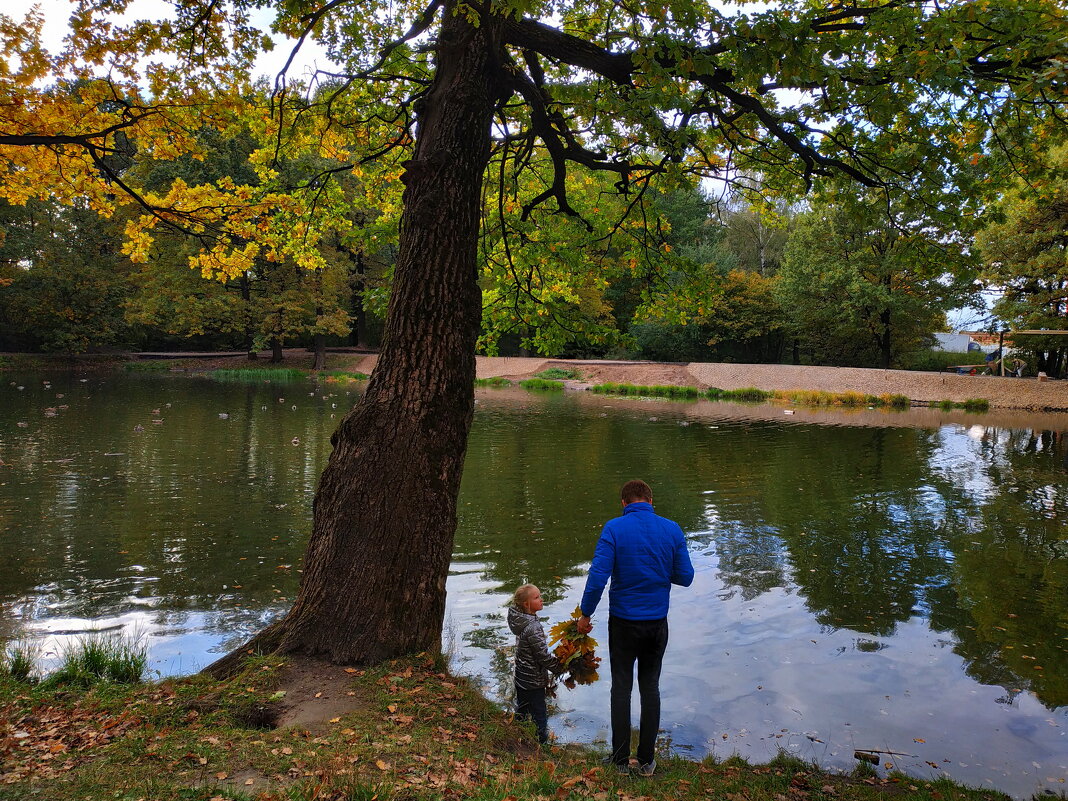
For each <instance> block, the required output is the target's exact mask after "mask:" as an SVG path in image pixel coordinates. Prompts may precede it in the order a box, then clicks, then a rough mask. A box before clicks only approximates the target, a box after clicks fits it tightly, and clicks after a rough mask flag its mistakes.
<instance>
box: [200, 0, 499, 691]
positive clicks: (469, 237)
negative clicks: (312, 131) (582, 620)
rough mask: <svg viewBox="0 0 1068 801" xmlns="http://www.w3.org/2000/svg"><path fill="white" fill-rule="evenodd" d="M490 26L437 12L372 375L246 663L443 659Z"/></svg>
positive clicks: (474, 295) (493, 96) (466, 409)
mask: <svg viewBox="0 0 1068 801" xmlns="http://www.w3.org/2000/svg"><path fill="white" fill-rule="evenodd" d="M499 50H500V45H499V27H498V24H497V23H496V21H495V20H494V19H492V18H490V19H483V20H482V21H481V24H480V25H479V26H478V27H474V26H473V25H471V24H470V23H469V22H468V21H467V20H466V18H465V17H464V16H463V15H462V14H461V15H454V14H453V8H452V3H451V2H450V3H446V5H445V8H444V9H443V21H442V26H441V33H440V36H439V39H438V43H437V63H436V72H435V77H434V82H433V85H432V86H431V89H430V92H429V94H428V95H427V96H426V98H425V101H424V103H423V105H422V107H421V108H420V110H419V114H420V117H419V125H418V128H417V132H416V134H417V135H416V147H415V153H414V155H413V158H412V160H411V161H409V162H408V163H407V165H406V167H407V169H406V172H405V174H404V176H403V179H402V180H403V181H404V183H405V190H404V213H403V216H402V219H401V236H400V252H399V256H398V260H397V266H396V270H395V273H394V284H393V292H392V295H391V298H390V303H389V310H388V313H387V318H386V332H385V336H384V339H383V343H382V349H381V352H380V355H379V361H378V366H377V367H376V369H375V371H374V374H373V375H372V377H371V380H370V382H369V384H368V387H367V392H366V393H365V395H364V397H363V399H362V400H361V401H360V402H359V404H357V406H356V407H355V408H353V410H352V411H351V412H350V413H349V414H348V415H346V416H345V418H344V420H342V422H341V425H340V426H339V427H338V429H337V431H336V432H335V433H334V435H333V437H332V440H331V441H332V443H333V445H334V450H333V452H332V453H331V455H330V459H329V461H328V463H327V466H326V469H325V470H324V471H323V475H322V477H321V479H320V481H319V486H318V489H317V491H316V496H315V502H314V514H313V524H312V534H311V539H310V541H309V543H308V550H307V553H306V555H305V560H304V573H303V577H302V580H301V586H300V590H299V592H298V594H297V598H296V601H295V603H294V605H293V608H292V609H291V610H290V612H289V613H288V614H287V615H286V616H285V617H284V618H283V619H281V620H280V621H278V622H277V623H275V624H273V625H271V626H269V627H268V628H267V629H265V630H264V631H262V632H261V633H260V634H259V635H257V636H256V637H254V638H253V639H252V640H251V641H250V642H249V643H247V644H246V645H244V646H242V647H241V648H240V649H238V650H237V651H235V652H234V653H232V654H230V655H228V656H226V657H223V658H222V659H221V660H219V661H218V662H215V663H214V664H213V665H210V666H208V668H206V671H207V672H208V673H211V674H212V675H215V676H224V675H227V674H229V673H231V672H232V671H233V670H234V669H236V668H237V667H238V666H239V665H240V662H241V659H242V658H243V656H244V655H245V653H247V652H261V653H267V652H276V653H291V652H297V653H303V654H308V655H313V656H318V657H322V658H326V659H328V660H330V661H333V662H335V663H340V664H354V663H374V662H378V661H381V660H384V659H388V658H391V657H393V656H397V655H401V654H406V653H413V652H418V651H423V650H430V649H436V648H438V647H439V646H440V641H441V626H442V622H443V619H444V614H445V580H446V577H447V576H448V569H449V563H450V560H451V556H452V544H453V535H454V533H455V528H456V498H457V495H458V494H459V488H460V476H461V472H462V469H463V461H464V454H465V452H466V449H467V435H468V432H469V430H470V426H471V418H472V414H473V410H474V378H475V355H474V351H475V342H476V339H477V336H478V331H479V324H480V321H481V293H480V290H479V287H478V283H477V262H476V255H477V243H478V232H479V219H480V212H481V189H482V176H483V173H484V171H485V168H486V165H487V163H488V161H489V150H490V138H489V135H490V122H491V119H492V112H493V108H494V106H495V103H496V101H497V99H498V94H499V91H500V90H499V88H498V85H497V82H496V80H495V78H494V70H495V68H497V69H499V67H498V65H499V63H500V60H499V57H498V55H499Z"/></svg>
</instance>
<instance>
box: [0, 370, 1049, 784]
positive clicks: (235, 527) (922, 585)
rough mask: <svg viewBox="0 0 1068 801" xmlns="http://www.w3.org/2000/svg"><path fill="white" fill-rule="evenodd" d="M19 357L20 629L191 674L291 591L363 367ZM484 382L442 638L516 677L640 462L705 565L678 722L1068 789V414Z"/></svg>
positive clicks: (10, 434) (2, 603) (8, 436)
mask: <svg viewBox="0 0 1068 801" xmlns="http://www.w3.org/2000/svg"><path fill="white" fill-rule="evenodd" d="M15 380H16V384H14V385H12V384H10V383H9V382H10V378H9V377H7V376H4V381H3V386H0V459H2V460H3V462H4V466H2V467H0V548H2V549H3V553H4V554H5V556H7V557H8V558H6V559H4V560H0V608H2V610H3V613H2V614H0V637H3V638H6V639H14V638H17V637H20V636H29V637H34V638H38V639H39V640H40V641H41V642H42V643H44V645H45V647H46V649H47V650H50V651H51V652H52V653H55V652H57V651H58V650H59V648H60V647H61V645H62V643H63V642H64V641H67V640H69V639H70V638H72V637H75V636H77V633H78V632H83V631H86V630H88V629H90V628H100V627H119V628H122V629H124V630H127V631H132V630H139V631H141V632H142V633H143V634H144V635H145V636H146V637H147V639H148V643H149V645H150V656H151V660H152V666H153V668H154V669H155V670H158V671H159V672H160V673H163V674H182V673H189V672H193V671H195V670H197V669H199V668H200V667H202V666H203V665H204V664H206V663H207V662H209V661H211V660H213V659H214V658H215V656H216V655H217V654H219V653H221V652H223V651H225V650H227V649H228V648H229V647H232V646H233V645H235V644H237V643H238V642H239V641H240V640H241V639H242V638H243V637H245V636H246V635H247V634H248V633H250V632H252V631H254V630H255V629H257V628H259V627H261V626H262V625H264V623H265V622H266V621H268V620H270V619H272V618H273V617H275V616H277V615H278V614H281V613H282V612H283V611H284V610H285V609H286V608H287V606H288V604H289V602H290V601H291V599H292V597H293V594H294V593H295V591H296V587H297V583H298V581H299V569H300V559H301V556H302V552H303V547H304V543H305V540H306V536H307V531H308V529H309V519H310V508H311V498H312V495H313V493H314V488H315V483H316V481H317V479H318V476H319V473H320V471H321V470H322V467H323V465H324V463H325V458H326V456H327V453H328V449H329V436H330V434H331V432H332V431H333V428H334V427H335V426H336V424H337V421H338V418H337V415H340V414H341V413H342V412H343V410H344V409H345V408H347V407H348V406H349V405H350V404H351V403H352V402H353V401H354V399H355V394H354V393H352V392H351V391H349V392H348V393H346V391H345V389H343V388H338V386H337V385H328V384H324V385H322V386H320V387H315V386H313V385H309V384H305V383H297V384H287V385H280V386H278V385H254V386H251V387H244V386H240V385H229V384H228V385H221V384H214V383H211V382H208V381H202V380H195V379H188V378H181V379H165V378H157V377H138V376H129V377H122V376H118V377H115V376H108V377H93V378H90V379H88V380H86V381H80V380H78V379H77V378H76V377H71V376H55V377H52V378H51V380H50V381H49V383H48V384H47V385H46V384H45V383H44V382H43V380H42V377H40V376H32V377H31V376H22V377H18V378H16V379H15ZM19 385H21V386H23V387H24V388H23V389H22V390H18V389H17V386H19ZM59 395H63V398H59V397H58V396H59ZM478 397H479V404H478V407H477V408H478V411H477V413H476V417H475V426H474V430H473V432H472V437H471V444H470V448H469V453H468V461H467V467H466V472H465V477H464V483H463V488H462V492H461V497H460V510H459V511H460V520H459V529H458V531H457V537H456V548H455V551H456V555H455V561H454V564H453V568H452V571H451V576H450V579H449V584H448V589H449V607H448V617H447V620H446V631H445V638H446V640H447V641H448V642H451V649H452V653H453V658H454V663H455V664H456V665H457V667H458V669H460V670H462V671H465V672H467V673H469V674H472V675H474V676H476V677H478V680H479V681H480V682H481V683H482V685H483V686H484V687H485V688H486V690H487V692H489V693H490V694H491V695H495V696H496V697H499V698H505V697H506V696H507V694H508V692H509V690H508V678H507V677H508V672H509V666H508V661H507V653H508V649H509V646H510V645H511V641H512V637H511V635H510V634H509V633H508V631H507V628H506V626H505V623H504V617H503V611H504V604H505V603H506V601H507V599H508V597H509V596H510V594H511V592H512V590H514V588H515V587H516V586H517V585H518V584H519V583H522V582H524V581H527V580H530V581H533V582H535V583H537V584H538V585H539V586H540V587H541V588H542V591H543V596H544V597H545V599H546V602H547V606H546V608H545V612H544V615H545V616H546V617H547V618H548V619H549V620H552V621H556V620H559V619H562V618H563V617H565V616H567V615H568V614H570V612H571V610H572V609H573V608H574V607H575V606H576V604H577V602H578V598H579V596H580V594H581V590H582V584H583V581H584V576H585V570H586V567H587V565H588V561H589V558H590V556H591V554H592V551H593V545H594V543H595V541H596V538H597V535H598V533H599V531H600V527H601V525H602V523H603V522H604V520H605V519H606V518H607V517H610V516H613V515H615V514H617V511H618V501H617V500H616V498H617V493H618V487H619V486H620V484H622V482H623V481H625V480H627V479H629V478H633V477H643V478H646V479H647V480H648V481H649V482H650V483H651V484H652V486H653V488H654V493H655V499H656V504H657V509H658V511H660V512H661V513H663V514H666V515H669V516H671V517H673V518H675V519H676V520H678V521H679V522H680V523H681V524H682V525H683V527H684V528H685V529H686V531H687V532H688V533H689V536H690V543H691V551H692V553H693V557H694V562H695V566H696V568H697V576H696V579H695V581H694V585H693V586H692V587H691V588H688V589H677V590H676V591H675V593H674V595H673V606H672V613H671V617H670V626H671V631H672V634H671V638H672V639H671V645H670V646H669V651H668V656H667V659H666V661H665V667H664V678H663V682H662V688H663V692H664V710H663V724H664V726H665V728H666V738H665V739H666V740H669V741H670V743H671V745H672V747H673V748H676V749H678V750H680V751H683V752H686V753H690V754H693V755H695V756H700V755H703V754H705V753H714V754H716V755H718V756H721V757H725V756H727V755H729V754H731V753H733V752H738V753H741V754H742V755H743V756H746V757H748V758H751V759H754V760H759V761H763V760H766V759H768V758H770V757H771V756H773V755H774V754H775V753H776V751H777V750H779V749H784V750H786V751H788V752H789V753H792V754H795V755H797V756H799V757H802V758H805V759H817V760H819V761H820V762H821V763H822V764H824V765H825V766H828V767H831V768H842V769H847V770H848V769H850V768H851V767H852V766H853V764H854V761H853V758H852V754H853V750H854V749H855V748H873V749H877V750H887V751H900V752H904V753H906V754H907V755H908V756H905V757H894V758H893V759H895V760H898V759H899V760H900V761H898V762H895V766H896V767H900V768H904V769H906V770H908V771H909V772H911V773H913V774H914V775H917V776H921V777H930V776H936V775H939V774H940V773H941V772H943V771H945V772H946V773H948V774H950V775H951V776H953V777H954V778H957V779H959V780H963V781H967V782H970V783H974V784H980V785H987V786H994V787H998V788H1000V789H1004V790H1007V791H1009V792H1011V793H1014V794H1016V795H1019V796H1029V795H1030V794H1031V793H1032V792H1034V791H1036V790H1037V789H1039V788H1043V787H1049V788H1052V789H1054V790H1059V789H1061V788H1063V787H1065V785H1064V784H1063V781H1064V779H1065V778H1066V777H1068V735H1066V733H1065V732H1066V730H1068V719H1066V718H1068V534H1066V529H1065V523H1064V521H1065V520H1066V517H1065V515H1066V513H1068V501H1066V497H1065V482H1064V478H1065V458H1066V456H1068V450H1066V447H1065V441H1064V439H1063V436H1062V432H1063V431H1064V430H1065V428H1068V425H1065V418H1064V417H1056V416H1052V415H1046V416H1042V417H1020V416H1015V417H1011V416H1004V415H1002V416H999V415H996V414H994V413H991V414H988V415H981V416H974V415H966V414H964V413H960V412H958V413H949V414H945V413H942V412H938V411H920V412H911V413H904V414H902V413H887V412H879V411H868V410H860V411H858V412H852V413H844V412H830V411H813V410H806V409H797V410H796V411H795V413H794V414H793V415H784V414H783V410H782V408H781V407H775V406H756V407H747V406H737V405H730V404H715V403H708V402H699V403H669V402H650V401H641V400H634V399H626V400H616V399H605V398H600V397H595V396H590V395H586V394H581V395H579V394H571V393H569V394H566V395H564V396H561V395H559V394H556V395H552V396H540V395H533V394H527V393H524V392H522V391H518V390H503V391H502V390H487V391H480V392H479V395H478ZM59 405H63V406H66V407H67V408H65V409H60V408H57V407H58V406H59ZM294 406H296V408H295V409H294V408H293V407H294ZM48 409H54V410H55V411H54V412H53V414H46V410H48ZM222 415H226V416H225V417H223V416H222ZM155 420H160V421H161V422H159V423H157V422H154V421H155ZM20 423H25V425H19V424H20ZM595 622H596V625H597V628H596V630H595V636H596V637H598V638H599V639H600V640H601V642H602V648H603V649H604V650H607V649H606V648H605V646H606V644H607V633H606V621H605V613H604V611H603V610H602V611H601V613H600V614H599V615H597V616H596V618H595ZM604 655H605V656H607V654H604ZM607 713H608V681H601V682H598V683H597V684H595V685H593V686H591V687H587V688H581V689H579V690H577V691H574V692H569V691H567V690H561V695H560V698H559V699H558V706H557V711H556V714H555V715H554V716H553V718H552V720H551V725H552V726H553V727H554V729H555V730H556V733H557V735H558V736H559V737H560V738H561V739H564V740H575V741H580V742H590V741H599V740H603V739H604V738H605V737H606V736H607V724H608V721H607Z"/></svg>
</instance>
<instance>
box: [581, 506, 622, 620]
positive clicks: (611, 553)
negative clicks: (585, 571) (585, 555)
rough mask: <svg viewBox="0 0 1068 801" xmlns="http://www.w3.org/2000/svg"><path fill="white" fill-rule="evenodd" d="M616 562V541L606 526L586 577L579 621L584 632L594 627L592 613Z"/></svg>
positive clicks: (599, 600)
mask: <svg viewBox="0 0 1068 801" xmlns="http://www.w3.org/2000/svg"><path fill="white" fill-rule="evenodd" d="M615 563H616V542H615V539H614V538H613V537H612V532H611V531H609V530H608V526H605V527H604V529H602V530H601V537H600V539H598V540H597V547H596V548H594V551H593V562H592V563H591V564H590V574H589V575H588V576H587V577H586V589H585V590H584V591H583V593H582V601H581V602H580V603H579V608H580V609H581V610H582V617H581V618H579V621H578V626H577V628H578V630H579V632H580V633H582V634H588V633H589V632H590V630H591V629H592V628H593V625H592V624H591V623H590V615H592V614H593V613H594V611H595V610H596V609H597V604H599V603H600V602H601V594H602V593H603V592H604V588H605V586H606V585H607V584H608V579H610V578H611V577H612V567H613V566H614V565H615Z"/></svg>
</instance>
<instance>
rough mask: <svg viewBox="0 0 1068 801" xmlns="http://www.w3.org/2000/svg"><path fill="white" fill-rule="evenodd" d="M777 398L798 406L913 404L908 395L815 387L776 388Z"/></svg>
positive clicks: (894, 405) (902, 407) (854, 406)
mask: <svg viewBox="0 0 1068 801" xmlns="http://www.w3.org/2000/svg"><path fill="white" fill-rule="evenodd" d="M774 396H775V399H776V400H782V401H787V402H789V403H794V404H797V405H798V406H828V407H831V406H841V407H846V408H857V407H859V406H873V407H875V408H883V407H885V408H889V409H908V408H909V407H910V406H911V405H912V401H911V400H909V398H908V396H907V395H890V394H886V395H865V394H864V393H863V392H824V391H822V390H814V389H791V390H776V391H775V393H774Z"/></svg>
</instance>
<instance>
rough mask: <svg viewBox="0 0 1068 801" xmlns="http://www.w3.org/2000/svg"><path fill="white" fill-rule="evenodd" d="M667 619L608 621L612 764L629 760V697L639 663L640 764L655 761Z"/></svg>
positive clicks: (620, 619) (609, 619) (621, 619)
mask: <svg viewBox="0 0 1068 801" xmlns="http://www.w3.org/2000/svg"><path fill="white" fill-rule="evenodd" d="M667 641H668V624H667V618H661V619H660V620H624V619H623V618H620V617H609V618H608V657H609V659H610V660H611V664H612V761H613V762H615V763H616V764H622V763H625V762H626V761H627V760H628V759H629V758H630V697H631V691H632V690H633V688H634V663H635V662H637V663H638V696H639V698H640V702H641V721H640V723H639V726H638V762H639V763H640V764H642V765H647V764H649V763H650V762H652V761H653V756H654V753H655V750H656V733H657V731H658V730H659V729H660V668H661V666H662V665H663V664H664V650H665V649H666V648H667Z"/></svg>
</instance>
